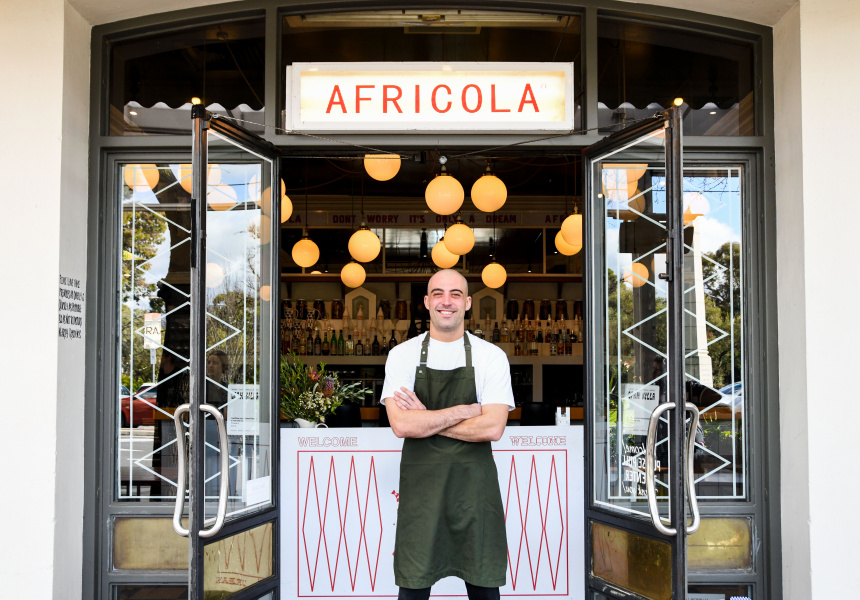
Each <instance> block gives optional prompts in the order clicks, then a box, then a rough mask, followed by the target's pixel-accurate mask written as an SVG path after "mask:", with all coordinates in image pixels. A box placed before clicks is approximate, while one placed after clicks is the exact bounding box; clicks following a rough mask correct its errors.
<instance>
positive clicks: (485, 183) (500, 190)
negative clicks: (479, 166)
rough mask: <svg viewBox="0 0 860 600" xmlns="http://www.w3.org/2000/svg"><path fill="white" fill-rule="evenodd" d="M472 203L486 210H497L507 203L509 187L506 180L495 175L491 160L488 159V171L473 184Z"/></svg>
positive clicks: (479, 208)
mask: <svg viewBox="0 0 860 600" xmlns="http://www.w3.org/2000/svg"><path fill="white" fill-rule="evenodd" d="M471 196H472V204H474V205H475V206H476V207H477V208H478V210H481V211H484V212H496V211H497V210H499V209H500V208H502V206H504V205H505V200H507V199H508V188H507V187H505V184H504V182H503V181H502V180H501V179H499V178H498V177H496V176H495V175H493V173H492V171H491V170H490V161H487V172H486V173H484V174H483V175H482V176H481V178H480V179H478V181H476V182H475V183H474V184H472V192H471Z"/></svg>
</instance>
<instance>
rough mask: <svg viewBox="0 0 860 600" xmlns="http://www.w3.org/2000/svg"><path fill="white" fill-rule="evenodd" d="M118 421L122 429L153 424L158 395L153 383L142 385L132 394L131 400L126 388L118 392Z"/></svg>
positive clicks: (123, 387)
mask: <svg viewBox="0 0 860 600" xmlns="http://www.w3.org/2000/svg"><path fill="white" fill-rule="evenodd" d="M120 394H121V395H120V398H119V403H120V420H121V425H122V426H123V427H130V426H131V425H132V424H133V425H134V426H135V427H140V426H141V425H152V424H154V423H155V419H154V416H155V408H154V407H155V406H157V405H158V399H157V398H158V393H157V392H156V390H155V384H154V383H144V384H143V385H141V386H140V387H139V388H137V391H136V392H135V393H134V397H133V399H132V397H131V394H130V393H129V391H128V388H127V387H125V386H122V389H121V390H120Z"/></svg>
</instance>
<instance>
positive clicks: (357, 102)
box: [355, 85, 376, 114]
mask: <svg viewBox="0 0 860 600" xmlns="http://www.w3.org/2000/svg"><path fill="white" fill-rule="evenodd" d="M375 87H376V86H375V85H357V86H355V113H356V114H359V113H360V112H361V101H362V100H365V101H367V100H370V98H364V97H362V95H361V90H372V89H373V88H375Z"/></svg>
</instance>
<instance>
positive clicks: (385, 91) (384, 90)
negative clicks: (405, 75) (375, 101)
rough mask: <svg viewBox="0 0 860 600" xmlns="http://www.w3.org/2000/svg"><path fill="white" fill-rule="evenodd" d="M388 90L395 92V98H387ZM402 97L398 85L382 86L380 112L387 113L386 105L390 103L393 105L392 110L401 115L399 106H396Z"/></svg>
mask: <svg viewBox="0 0 860 600" xmlns="http://www.w3.org/2000/svg"><path fill="white" fill-rule="evenodd" d="M388 90H397V96H395V97H394V98H389V97H388ZM402 95H403V90H401V89H400V86H399V85H383V86H382V112H383V113H387V112H388V103H389V102H391V103H392V104H393V105H394V108H396V109H397V112H399V113H402V112H403V111H402V110H400V105H399V104H397V101H398V100H400V97H401V96H402Z"/></svg>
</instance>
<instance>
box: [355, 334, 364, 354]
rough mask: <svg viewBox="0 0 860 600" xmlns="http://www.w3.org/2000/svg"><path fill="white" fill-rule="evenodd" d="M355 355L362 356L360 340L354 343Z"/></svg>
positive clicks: (362, 348) (362, 345) (362, 347)
mask: <svg viewBox="0 0 860 600" xmlns="http://www.w3.org/2000/svg"><path fill="white" fill-rule="evenodd" d="M355 355H356V356H364V344H362V343H361V338H358V341H357V342H356V343H355Z"/></svg>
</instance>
